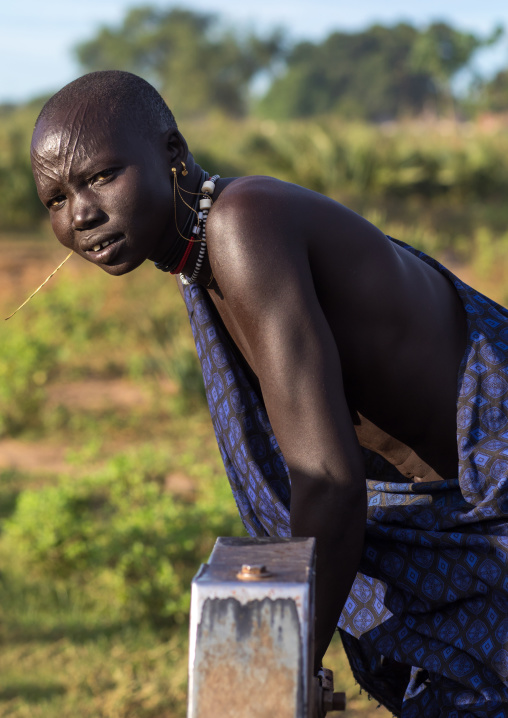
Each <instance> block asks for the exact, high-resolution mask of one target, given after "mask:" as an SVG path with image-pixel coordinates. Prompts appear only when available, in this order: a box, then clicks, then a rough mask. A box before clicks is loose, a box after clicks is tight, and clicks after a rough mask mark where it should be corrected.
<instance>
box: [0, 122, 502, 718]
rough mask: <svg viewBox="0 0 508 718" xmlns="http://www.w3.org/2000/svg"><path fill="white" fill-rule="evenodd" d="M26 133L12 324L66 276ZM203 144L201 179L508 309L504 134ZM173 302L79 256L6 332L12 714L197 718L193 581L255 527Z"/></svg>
mask: <svg viewBox="0 0 508 718" xmlns="http://www.w3.org/2000/svg"><path fill="white" fill-rule="evenodd" d="M29 114H30V113H29V111H26V116H25V117H24V120H23V122H24V123H25V124H23V122H22V123H21V124H18V125H17V126H18V128H19V127H22V128H23V127H25V130H26V131H25V130H19V129H18V130H17V131H18V134H19V137H18V139H17V140H16V142H18V145H15V143H14V144H13V142H12V138H13V136H14V135H13V133H14V132H15V129H14V123H13V122H12V123H11V120H9V122H8V121H7V120H5V121H4V122H3V123H0V146H1V147H3V149H4V150H5V151H4V152H3V154H1V156H2V160H1V163H0V180H1V181H2V183H3V184H2V187H5V186H6V182H7V180H6V178H8V177H14V178H15V179H14V180H12V182H11V184H12V185H15V186H16V188H17V189H16V192H17V194H16V196H17V197H21V200H16V201H17V204H16V207H17V209H16V211H14V209H13V207H14V205H13V200H12V195H11V199H10V200H8V198H6V196H5V193H4V192H3V190H2V192H0V209H1V207H2V202H3V203H4V204H5V203H6V202H9V203H10V204H11V210H12V211H11V212H10V214H8V213H5V212H2V213H1V217H2V220H1V221H2V223H3V224H2V226H3V229H4V235H3V237H2V239H1V241H0V248H1V250H2V252H1V255H0V310H1V311H2V312H3V316H7V314H9V313H10V312H11V311H12V310H13V309H14V308H15V307H16V306H17V304H19V303H20V302H21V301H22V300H23V299H24V298H25V297H26V296H27V295H28V294H29V293H30V292H31V291H32V290H33V289H34V288H35V287H36V286H37V285H38V284H39V283H40V282H41V281H42V279H43V278H44V277H45V276H46V275H47V274H48V273H49V271H50V270H51V268H52V267H54V266H55V265H56V264H57V263H58V262H59V261H60V260H61V259H62V258H63V257H64V256H65V253H64V250H63V249H61V248H60V249H59V248H58V247H57V246H56V243H54V242H53V241H52V240H51V239H50V238H49V233H48V228H47V226H46V225H45V224H44V222H41V220H40V219H39V214H38V210H36V209H35V207H36V204H35V203H34V204H30V202H32V200H33V196H32V194H33V189H32V186H31V184H30V183H29V176H28V175H27V174H26V172H27V171H28V170H27V165H26V156H25V154H26V153H25V150H26V144H25V143H26V141H27V139H26V134H27V132H28V127H29V125H30V122H31V119H30V116H29ZM206 129H207V140H208V146H207V147H208V149H206V150H205V148H204V147H202V146H201V144H200V142H201V138H202V136H203V135H204V134H205V133H204V132H203V127H202V126H201V125H199V124H196V125H193V126H191V127H190V135H189V140H190V143H191V144H192V139H193V138H194V139H195V143H196V144H197V153H196V154H197V156H198V158H199V159H201V161H202V162H203V164H204V166H205V167H207V168H208V169H210V170H212V171H216V170H217V171H221V172H222V173H223V174H228V173H238V174H245V173H247V172H250V173H269V174H275V175H277V176H280V177H282V178H284V179H287V180H290V181H295V182H299V183H302V184H306V185H308V186H311V187H312V188H314V189H316V190H318V191H324V192H327V193H329V194H330V195H332V196H334V197H336V198H338V199H341V200H342V201H344V202H345V203H347V204H349V205H350V206H352V207H354V208H356V209H358V210H360V211H362V212H363V213H365V214H366V216H368V217H369V218H370V219H372V220H373V221H374V222H375V223H376V224H378V226H380V227H381V228H382V229H383V230H384V231H386V232H387V233H390V234H392V235H393V236H396V237H398V238H400V239H403V240H405V241H408V242H409V243H411V244H414V245H416V246H419V247H421V248H422V249H424V250H426V251H429V252H430V253H435V254H437V255H438V256H439V257H440V258H444V259H445V261H446V262H448V263H449V264H451V265H452V266H453V268H454V269H455V270H456V271H457V272H458V273H459V274H460V275H461V276H464V278H465V279H466V281H469V282H471V283H473V284H475V285H476V286H478V288H479V289H481V290H483V291H486V292H487V293H489V294H491V295H492V296H493V297H494V298H496V299H498V300H499V301H501V302H506V301H507V300H508V291H507V290H506V286H507V284H506V279H507V277H508V274H507V273H508V262H507V258H508V221H507V219H508V210H507V209H506V202H505V197H506V190H507V189H508V163H507V162H506V157H505V152H504V150H505V149H506V150H508V132H507V131H506V130H505V129H503V128H502V127H495V128H494V129H492V130H489V131H488V132H487V131H486V130H485V129H484V128H481V127H474V126H470V125H464V126H454V125H449V124H441V125H435V126H425V125H423V124H418V123H414V124H411V125H392V126H385V127H370V126H363V125H353V124H351V125H347V126H344V125H340V124H339V123H338V122H336V121H332V120H323V121H322V122H315V123H310V122H308V123H296V122H292V123H285V124H284V123H278V124H276V123H267V122H264V123H263V122H257V121H254V120H250V121H246V122H244V123H232V122H231V123H229V124H227V125H224V122H223V121H222V120H220V119H219V118H216V119H213V118H212V119H211V120H210V121H209V123H208V124H207V127H206ZM226 138H227V139H226ZM16 147H18V150H16ZM15 150H16V151H15ZM16 152H17V153H18V154H16ZM9 153H10V154H9ZM2 163H3V164H2ZM27 178H28V179H27ZM11 189H12V188H11ZM12 192H14V190H12ZM23 193H26V195H23ZM31 193H32V194H31ZM23 196H26V197H27V198H28V197H32V199H30V200H29V199H26V204H25V205H23ZM20 207H21V208H22V210H21V209H20ZM30 207H34V210H33V215H31V210H30ZM173 284H174V283H173V282H172V280H170V279H169V278H168V277H167V276H166V275H163V274H162V273H159V272H156V271H155V270H154V269H153V267H152V266H148V265H146V266H143V267H142V268H140V269H139V270H137V271H136V272H134V273H133V274H132V276H126V277H123V278H119V279H117V278H110V277H108V276H107V275H105V274H103V273H101V272H99V271H97V270H96V269H95V268H94V267H92V266H88V265H86V264H85V263H82V264H81V263H80V262H79V260H78V259H77V258H73V259H72V260H70V261H69V262H68V263H67V265H65V267H64V268H63V269H62V270H61V271H60V272H59V274H58V275H57V276H56V277H55V278H54V279H52V280H51V282H50V283H49V284H48V286H47V287H45V289H44V290H43V291H42V292H41V293H40V294H39V295H38V296H37V297H36V298H35V299H34V300H32V302H31V303H30V304H29V305H28V306H27V307H26V308H25V309H23V310H22V311H21V312H20V313H19V314H17V315H16V316H15V317H14V318H12V319H11V320H10V321H9V322H3V323H2V324H1V325H0V516H1V519H2V524H1V526H2V528H1V533H0V606H1V608H0V640H1V642H2V652H1V656H0V716H15V717H16V718H21V717H24V716H27V717H28V716H29V717H30V718H39V717H41V718H50V717H51V718H53V717H55V718H56V716H58V718H66V717H67V716H69V717H70V716H74V715H76V714H78V715H80V716H90V717H92V716H94V717H95V716H98V717H102V716H104V717H108V718H113V717H114V718H117V717H118V718H122V717H135V718H138V717H139V718H145V717H152V716H153V717H154V718H155V717H156V718H163V717H167V718H170V717H173V716H174V717H175V718H176V717H177V716H183V715H184V714H185V690H186V671H187V646H186V642H187V636H186V634H187V620H188V604H189V583H190V579H191V577H192V575H193V574H194V573H195V572H196V570H197V568H198V567H199V564H200V562H202V561H203V560H205V559H206V557H207V555H208V553H209V551H210V549H211V546H212V544H213V541H214V539H215V537H216V536H217V535H231V534H239V535H242V534H243V529H242V526H241V524H240V520H239V518H237V515H236V509H235V506H234V502H233V499H232V497H231V495H230V492H229V488H228V486H227V481H226V478H225V475H224V470H223V468H222V464H221V461H220V457H219V454H218V450H217V448H216V445H215V439H214V437H213V432H212V427H211V422H210V420H209V417H208V413H207V409H206V405H205V402H204V393H203V389H202V384H201V379H200V372H199V367H198V364H197V358H196V357H195V351H194V346H193V341H192V336H191V333H190V329H189V327H188V322H187V318H186V316H185V309H184V306H183V303H182V301H181V299H180V297H179V295H178V292H177V291H176V287H175V286H173ZM328 663H329V665H330V667H335V669H336V676H335V678H336V684H337V689H339V688H342V689H344V688H346V689H347V691H348V694H349V696H350V710H349V711H348V712H347V713H346V715H347V716H354V715H358V716H360V715H364V716H368V715H369V714H370V713H371V712H372V715H377V716H379V717H381V715H383V714H382V712H381V711H377V712H375V705H374V704H373V703H370V702H369V701H368V700H367V697H365V696H359V691H358V687H355V686H354V682H353V680H352V678H351V676H350V673H349V672H348V669H347V668H346V666H345V660H344V657H343V654H342V653H341V651H340V646H338V645H337V646H335V647H334V648H333V649H332V650H331V652H330V656H329V658H328ZM224 681H225V686H226V685H227V676H225V677H224Z"/></svg>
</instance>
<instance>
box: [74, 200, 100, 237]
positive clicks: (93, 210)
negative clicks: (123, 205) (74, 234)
mask: <svg viewBox="0 0 508 718" xmlns="http://www.w3.org/2000/svg"><path fill="white" fill-rule="evenodd" d="M105 217H106V215H105V213H104V212H103V211H102V209H101V208H100V206H99V203H98V201H97V198H96V197H94V196H93V195H91V194H89V193H87V194H80V195H79V196H77V197H75V198H74V201H73V203H72V228H73V229H75V230H78V231H79V230H83V229H91V228H93V227H95V226H97V225H98V224H101V222H102V221H104V219H105Z"/></svg>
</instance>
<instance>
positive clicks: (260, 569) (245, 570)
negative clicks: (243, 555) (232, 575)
mask: <svg viewBox="0 0 508 718" xmlns="http://www.w3.org/2000/svg"><path fill="white" fill-rule="evenodd" d="M271 576H272V574H271V573H270V571H268V569H267V568H266V566H263V565H262V564H248V563H244V564H243V565H242V568H241V570H240V571H239V572H238V573H237V574H236V577H237V578H239V579H240V580H241V581H260V580H261V579H263V578H270V577H271Z"/></svg>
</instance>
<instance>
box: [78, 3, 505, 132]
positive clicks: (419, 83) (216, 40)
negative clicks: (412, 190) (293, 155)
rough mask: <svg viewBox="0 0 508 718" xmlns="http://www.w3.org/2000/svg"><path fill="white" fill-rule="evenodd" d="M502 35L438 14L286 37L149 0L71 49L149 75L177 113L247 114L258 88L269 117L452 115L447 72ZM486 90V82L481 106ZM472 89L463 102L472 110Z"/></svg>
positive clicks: (85, 60) (100, 64) (99, 65)
mask: <svg viewBox="0 0 508 718" xmlns="http://www.w3.org/2000/svg"><path fill="white" fill-rule="evenodd" d="M502 34H503V30H502V28H501V27H498V28H496V29H494V30H493V32H492V33H491V35H490V36H488V37H485V38H481V37H480V36H478V35H476V34H473V33H467V32H462V31H460V30H457V29H456V28H453V27H451V26H450V25H447V24H446V23H443V22H440V23H434V24H432V25H430V26H429V27H427V28H421V29H420V28H415V27H413V26H411V25H408V24H404V23H401V24H398V25H395V26H393V27H391V26H390V27H385V26H381V25H374V26H372V27H369V28H367V29H365V30H362V31H358V32H340V31H334V32H332V33H331V34H330V35H329V36H328V37H325V38H324V39H323V40H322V41H320V42H309V41H304V42H299V43H296V44H292V43H290V42H289V41H287V40H285V39H284V33H283V32H282V31H280V30H274V31H272V32H271V33H265V34H264V35H263V36H261V35H259V34H254V33H253V32H248V31H246V30H243V29H241V28H239V27H231V26H227V25H225V24H224V22H223V21H221V19H220V18H219V16H218V15H214V14H203V13H199V12H193V11H190V10H184V9H181V8H173V9H171V10H160V9H156V8H154V7H150V6H145V7H138V8H134V9H131V10H130V11H129V12H128V13H127V14H126V16H125V18H124V20H123V22H122V23H121V24H120V25H118V26H116V27H103V28H102V29H101V30H99V32H98V33H97V34H96V36H95V37H94V38H92V39H90V40H89V41H88V42H85V43H83V44H81V45H80V46H78V47H77V48H76V54H77V57H78V60H79V62H80V63H81V66H82V68H83V70H85V71H92V70H105V69H123V70H130V71H131V72H135V73H136V74H140V75H142V76H144V77H146V78H147V79H148V80H150V81H151V82H153V84H155V86H156V87H158V89H159V90H160V91H161V92H162V94H163V95H164V96H165V97H166V98H167V100H168V103H169V105H170V107H171V108H172V109H173V110H174V112H175V114H176V116H177V118H178V117H188V116H199V115H201V114H203V113H205V114H207V113H209V112H210V111H213V110H219V111H221V112H223V113H225V114H227V115H232V116H239V115H244V114H246V113H247V111H248V110H249V109H250V108H251V107H253V106H254V105H255V104H256V103H253V102H252V100H253V99H254V97H255V96H256V95H259V94H260V92H259V87H260V86H261V87H263V86H264V87H266V90H265V91H264V92H261V94H262V95H264V96H263V97H262V98H261V101H260V102H259V103H258V106H257V112H258V113H261V114H262V115H263V116H266V117H269V118H294V117H313V116H316V115H323V114H327V113H331V114H334V115H340V116H343V117H348V118H361V119H367V120H374V121H378V120H387V119H394V118H397V117H403V116H407V115H411V116H414V115H418V114H420V113H421V112H422V111H426V112H432V113H435V114H445V115H449V114H450V113H451V112H452V113H453V112H454V88H453V84H452V80H453V78H454V77H455V76H456V75H457V73H459V72H461V71H462V72H464V70H466V69H469V68H470V67H471V63H472V60H473V59H474V58H475V57H476V55H477V53H478V51H480V50H481V49H483V48H486V47H489V46H491V45H493V44H495V43H496V42H498V40H499V39H500V37H501V36H502ZM260 78H262V80H263V82H262V84H261V85H257V87H258V89H257V92H256V91H255V88H256V84H255V82H256V81H257V80H259V79H260ZM487 85H488V83H487ZM477 90H478V88H476V94H477ZM470 94H471V93H470ZM489 96H490V95H489V88H488V87H486V88H485V92H484V93H483V94H482V97H483V104H485V102H486V100H487V98H488V97H489ZM472 97H473V95H472V94H471V97H470V98H468V99H469V101H468V102H466V103H464V107H465V106H467V107H469V109H472V102H471V100H472ZM477 99H478V98H477Z"/></svg>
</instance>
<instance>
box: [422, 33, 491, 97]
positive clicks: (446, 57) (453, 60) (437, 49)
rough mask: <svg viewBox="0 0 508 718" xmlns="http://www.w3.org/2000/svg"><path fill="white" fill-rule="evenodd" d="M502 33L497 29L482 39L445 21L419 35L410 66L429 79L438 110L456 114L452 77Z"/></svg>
mask: <svg viewBox="0 0 508 718" xmlns="http://www.w3.org/2000/svg"><path fill="white" fill-rule="evenodd" d="M502 34H503V30H502V28H501V27H497V28H496V29H495V30H494V31H493V33H492V35H490V36H489V37H487V38H484V39H480V38H479V37H477V36H476V35H473V34H472V33H465V32H460V31H458V30H455V29H454V28H452V27H450V26H449V25H446V24H445V23H442V22H440V23H434V24H433V25H430V26H429V27H428V28H427V29H426V30H424V31H423V32H421V33H419V34H418V36H417V38H416V41H415V43H414V45H413V47H412V50H411V54H410V57H409V62H410V67H412V68H413V69H414V70H415V71H416V72H423V73H425V74H426V75H428V77H429V78H430V81H431V84H432V87H433V90H434V98H433V104H434V105H435V109H436V111H438V110H439V109H442V108H443V107H446V106H448V108H451V109H452V111H454V98H453V91H452V86H451V81H452V78H453V77H454V75H456V73H457V72H458V71H459V70H461V69H463V68H464V67H466V66H467V65H468V64H469V63H470V61H471V59H472V57H473V55H474V53H475V52H476V51H477V50H479V49H480V48H483V47H487V46H489V45H492V44H494V43H495V42H497V41H498V39H499V38H500V37H501V35H502Z"/></svg>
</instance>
